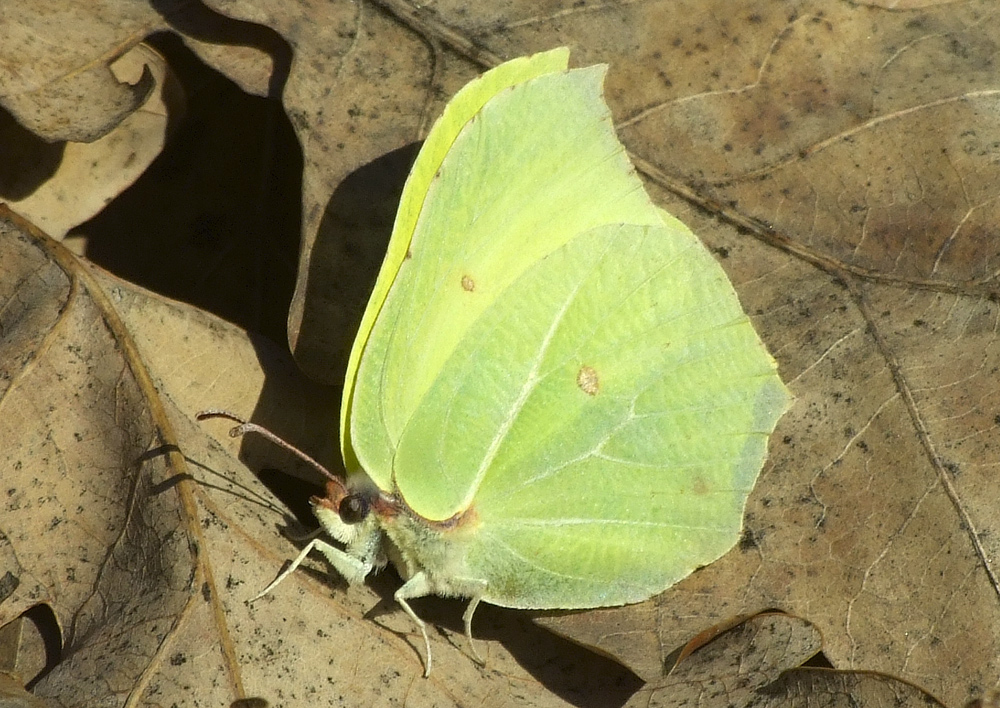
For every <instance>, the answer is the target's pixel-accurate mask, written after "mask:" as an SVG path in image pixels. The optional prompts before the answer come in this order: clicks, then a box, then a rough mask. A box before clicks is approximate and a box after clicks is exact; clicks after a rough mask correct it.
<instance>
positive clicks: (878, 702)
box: [627, 613, 943, 708]
mask: <svg viewBox="0 0 1000 708" xmlns="http://www.w3.org/2000/svg"><path fill="white" fill-rule="evenodd" d="M821 643H822V640H821V638H820V635H819V632H818V631H817V630H816V628H815V627H814V626H812V625H811V624H809V623H808V622H806V621H805V620H802V619H800V618H797V617H790V616H788V615H782V614H775V613H769V614H762V615H758V616H756V617H753V618H751V619H749V620H747V621H746V622H743V623H741V624H739V625H737V626H735V627H733V628H730V629H728V630H726V631H724V632H723V633H722V634H721V635H720V636H718V637H716V638H715V639H713V640H712V641H711V642H709V643H708V644H706V645H704V646H700V647H697V648H695V649H694V650H693V651H692V652H691V653H690V655H687V656H685V657H684V658H682V659H681V660H680V661H679V662H678V665H677V666H676V668H674V670H673V671H672V673H671V674H670V675H669V676H667V677H665V678H663V679H661V680H659V681H655V682H652V683H651V684H650V685H648V686H646V687H644V688H643V689H642V690H641V691H639V692H638V693H636V695H635V696H633V698H632V700H631V701H629V703H628V704H627V706H628V708H632V707H635V708H638V707H639V706H642V707H643V708H674V707H677V708H679V707H680V706H691V705H706V706H716V705H719V706H722V705H725V706H727V707H728V708H744V707H746V708H750V707H751V706H753V707H754V708H770V707H773V708H778V707H779V706H780V707H781V708H795V707H796V706H802V707H803V708H806V707H807V706H808V707H811V708H818V707H821V706H822V707H823V708H836V707H837V706H844V707H845V708H848V707H850V708H858V707H860V706H888V705H896V706H903V705H906V706H916V705H921V706H926V707H927V708H932V707H936V708H943V706H942V704H941V703H939V702H938V701H936V700H935V699H934V698H933V697H932V696H930V695H928V694H926V693H925V692H923V691H921V690H920V689H919V688H917V687H915V686H913V685H912V684H908V683H904V682H902V681H899V680H897V679H894V678H892V677H889V676H885V675H882V674H875V673H872V672H851V671H833V670H830V669H820V668H806V667H800V666H799V664H801V663H802V662H803V661H805V660H806V659H808V658H810V657H811V656H812V655H813V654H815V653H816V652H818V651H819V649H820V645H821Z"/></svg>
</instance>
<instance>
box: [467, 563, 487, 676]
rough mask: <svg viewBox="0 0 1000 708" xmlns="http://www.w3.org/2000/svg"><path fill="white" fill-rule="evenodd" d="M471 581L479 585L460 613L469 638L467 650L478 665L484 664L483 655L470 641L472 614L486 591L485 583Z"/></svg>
mask: <svg viewBox="0 0 1000 708" xmlns="http://www.w3.org/2000/svg"><path fill="white" fill-rule="evenodd" d="M470 582H473V583H478V584H479V587H478V590H477V592H476V594H475V595H473V596H472V599H470V600H469V606H468V607H466V608H465V614H463V615H462V621H463V622H465V638H466V639H468V640H469V651H470V652H472V657H473V658H474V659H475V660H476V661H478V662H479V663H480V665H484V666H485V664H486V661H485V660H484V659H483V657H481V656H479V652H478V651H476V645H475V643H473V641H472V615H474V614H475V613H476V608H477V607H479V603H480V601H482V599H483V593H484V592H485V591H486V583H485V582H483V581H480V580H473V581H470Z"/></svg>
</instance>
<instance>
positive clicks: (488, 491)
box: [261, 49, 790, 674]
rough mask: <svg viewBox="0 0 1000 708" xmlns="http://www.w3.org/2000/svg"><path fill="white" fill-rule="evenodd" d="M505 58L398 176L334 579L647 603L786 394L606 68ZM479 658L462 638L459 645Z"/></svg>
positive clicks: (318, 504)
mask: <svg viewBox="0 0 1000 708" xmlns="http://www.w3.org/2000/svg"><path fill="white" fill-rule="evenodd" d="M568 58H569V52H568V50H567V49H556V50H554V51H550V52H545V53H542V54H536V55H534V56H531V57H525V58H521V59H515V60H513V61H510V62H507V63H506V64H503V65H501V66H499V67H497V68H496V69H493V70H492V71H489V72H487V73H486V74H484V75H483V76H482V77H481V78H479V79H477V80H475V81H473V82H471V83H470V84H468V85H467V86H466V87H465V88H463V89H462V90H461V91H460V92H459V93H458V94H457V95H456V96H455V97H454V98H453V99H452V100H451V102H450V103H449V104H448V106H447V107H446V108H445V111H444V114H443V115H442V116H441V118H439V119H438V121H437V123H435V125H434V127H433V128H432V130H431V132H430V134H429V135H428V137H427V140H426V142H425V143H424V145H423V147H422V149H421V151H420V154H419V156H418V158H417V161H416V163H415V164H414V166H413V169H412V171H411V173H410V176H409V179H408V180H407V183H406V186H405V188H404V190H403V196H402V200H401V204H400V207H399V213H398V214H397V217H396V223H395V227H394V230H393V233H392V238H391V241H390V243H389V248H388V253H387V254H386V257H385V261H384V263H383V265H382V269H381V272H380V273H379V276H378V280H377V282H376V285H375V288H374V292H373V294H372V296H371V300H370V301H369V303H368V307H367V309H366V311H365V314H364V317H363V319H362V322H361V327H360V330H359V332H358V335H357V338H356V339H355V341H354V347H353V349H352V352H351V356H350V360H349V364H348V369H347V377H346V383H345V387H344V398H343V402H342V408H341V449H342V452H343V455H344V460H345V462H346V466H347V472H348V476H347V480H346V486H345V484H344V483H341V482H339V481H337V482H331V483H330V484H329V485H328V494H327V497H326V498H324V499H317V500H314V504H315V512H316V516H317V518H318V519H319V521H320V523H321V524H322V531H325V533H326V534H328V535H329V536H331V537H333V539H335V540H337V541H339V542H340V543H342V544H344V548H343V549H342V548H340V547H338V546H334V545H332V544H330V543H328V542H327V541H325V540H323V539H322V538H319V537H318V536H317V537H314V538H313V539H312V540H311V541H310V543H309V544H307V545H306V547H305V548H304V549H303V551H302V553H301V554H299V556H298V557H297V558H296V559H295V561H294V562H293V563H292V564H291V565H290V566H289V567H288V568H287V569H286V570H285V571H284V572H282V574H281V575H279V576H278V578H277V579H276V580H275V581H274V582H273V583H272V584H271V585H269V586H268V587H267V588H266V589H265V590H264V592H263V593H261V594H264V593H266V592H268V591H269V590H270V589H271V588H273V587H274V586H275V585H276V584H277V583H278V582H280V581H281V580H282V579H283V578H285V577H286V576H287V575H288V574H289V573H291V572H292V571H294V570H295V568H296V567H297V566H298V565H299V563H301V561H302V560H303V559H304V558H305V556H306V555H307V554H308V553H309V552H310V551H311V550H312V549H314V548H315V549H317V550H319V551H321V552H322V553H323V555H325V556H326V558H327V559H328V560H329V562H330V564H331V565H332V566H333V567H334V568H335V569H336V570H337V572H338V573H340V574H341V575H343V576H344V577H345V578H346V579H347V580H348V581H350V582H357V581H360V580H362V579H363V578H364V577H365V576H367V575H368V574H369V573H370V572H371V571H372V570H373V569H375V568H377V567H380V566H381V565H383V564H384V563H385V562H386V560H387V559H391V560H392V561H393V562H394V564H395V565H396V567H397V568H398V570H399V572H400V574H401V575H402V577H403V578H404V579H405V581H406V582H405V583H404V584H403V586H402V587H400V588H399V590H398V591H397V592H396V593H395V599H396V601H397V602H398V603H399V604H400V606H401V607H402V608H403V609H404V610H405V611H406V613H407V614H408V615H409V616H410V617H411V618H412V619H413V621H414V622H416V624H417V626H418V627H419V628H420V630H421V632H422V634H423V639H424V644H425V647H426V652H427V662H426V669H425V673H426V674H429V673H430V670H431V645H430V640H429V638H428V635H427V630H426V626H425V624H424V622H423V621H422V620H421V619H420V618H419V617H417V615H416V614H415V613H414V612H413V610H412V609H411V607H410V604H409V600H411V599H413V598H418V597H423V596H426V595H443V596H457V597H463V598H468V599H469V605H468V609H467V610H466V612H465V615H464V620H465V633H466V635H467V636H468V638H469V642H470V646H471V641H472V615H473V613H474V612H475V609H476V606H477V605H478V604H479V603H480V602H481V601H486V602H490V603H493V604H496V605H501V606H504V607H516V608H531V609H551V608H561V609H575V608H586V607H602V606H610V605H623V604H627V603H632V602H639V601H641V600H645V599H647V598H649V597H651V596H652V595H655V594H657V593H659V592H661V591H662V590H664V589H665V588H667V587H669V586H670V585H673V584H674V583H676V582H677V581H679V580H680V579H682V578H684V577H685V576H687V575H688V574H689V573H691V571H693V570H694V569H695V568H697V567H699V566H702V565H705V564H707V563H710V562H712V561H713V560H715V559H717V558H718V557H720V556H721V555H722V554H724V553H725V552H726V551H728V550H729V549H730V548H732V546H733V545H734V544H735V543H736V541H737V540H738V538H739V536H740V533H741V528H742V517H743V508H744V504H745V502H746V499H747V495H748V494H749V493H750V490H751V489H752V488H753V485H754V482H755V480H756V478H757V475H758V473H759V471H760V468H761V466H762V464H763V461H764V458H765V455H766V448H767V439H768V436H769V435H770V433H771V432H772V431H773V429H774V426H775V424H776V423H777V420H778V418H779V417H780V416H781V414H782V413H783V412H784V411H785V409H786V408H787V406H788V403H789V400H790V397H789V395H788V393H787V391H786V389H785V387H784V386H783V385H782V383H781V380H780V379H779V378H778V374H777V371H776V365H775V362H774V361H773V359H772V358H771V357H770V356H769V355H768V353H767V351H766V350H765V349H764V346H763V345H762V343H761V342H760V340H759V339H758V337H757V335H756V333H755V332H754V329H753V326H752V325H751V323H750V321H749V319H748V318H747V316H746V315H745V314H744V313H743V311H742V309H741V308H740V305H739V302H738V300H737V297H736V294H735V292H734V291H733V288H732V286H731V285H730V283H729V281H728V279H727V278H726V275H725V274H724V273H723V271H722V269H721V268H720V267H719V265H718V264H717V263H716V262H715V261H714V260H713V258H712V257H711V255H710V254H709V253H708V251H707V250H706V249H705V247H704V246H703V245H702V244H701V243H700V242H699V241H698V239H697V238H696V237H695V236H694V235H693V234H692V233H691V231H690V230H688V229H687V227H685V226H684V225H683V224H682V223H680V222H679V221H678V220H677V219H675V218H673V217H672V216H670V215H669V214H667V213H666V212H664V211H662V210H661V209H659V208H657V207H656V206H655V205H654V204H653V203H652V202H651V201H650V199H649V196H648V195H647V194H646V192H645V190H644V189H643V186H642V184H641V182H640V181H639V178H638V177H637V176H636V174H635V170H634V169H633V167H632V165H631V163H630V162H629V159H628V157H627V156H626V154H625V151H624V149H623V147H622V145H621V144H620V143H619V142H618V140H617V138H616V136H615V131H614V127H613V125H612V122H611V118H610V114H609V111H608V108H607V106H606V105H605V103H604V101H603V98H602V88H601V85H602V81H603V77H604V74H605V71H606V67H605V66H592V67H588V68H584V69H575V70H567V63H568ZM473 653H475V651H474V649H473Z"/></svg>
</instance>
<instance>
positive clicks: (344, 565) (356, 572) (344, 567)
mask: <svg viewBox="0 0 1000 708" xmlns="http://www.w3.org/2000/svg"><path fill="white" fill-rule="evenodd" d="M314 548H315V549H316V550H317V551H319V552H320V553H322V554H323V555H324V556H326V559H327V560H328V561H329V562H330V565H332V566H333V569H334V570H336V571H337V572H338V573H340V574H341V575H342V576H343V577H344V579H345V580H347V582H348V583H352V584H353V583H356V582H358V581H360V580H363V579H364V577H365V576H366V575H368V573H370V572H371V570H372V563H371V561H367V560H361V559H358V558H355V557H354V556H351V555H348V554H347V553H345V552H344V551H342V550H340V549H339V548H337V547H336V546H331V545H330V544H329V543H327V542H326V541H324V540H323V539H321V538H313V539H312V540H311V541H310V542H309V543H307V544H306V547H305V548H303V549H302V552H301V553H299V555H298V556H296V557H295V560H293V561H292V562H291V564H290V565H289V566H288V567H287V568H285V569H284V570H283V571H281V572H280V573H279V574H278V577H277V578H275V579H274V580H273V581H271V584H270V585H268V586H267V587H266V588H264V589H263V590H261V591H260V592H259V593H257V595H256V596H254V597H253V598H252V599H251V600H250V602H253V601H254V600H258V599H260V598H262V597H264V595H266V594H267V593H269V592H271V591H272V590H274V588H275V587H277V585H278V583H280V582H281V581H282V580H284V579H285V578H287V577H288V576H289V575H291V574H292V573H294V572H295V569H296V568H298V567H299V565H301V564H302V561H304V560H305V559H306V556H308V555H309V553H310V552H312V550H313V549H314Z"/></svg>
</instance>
